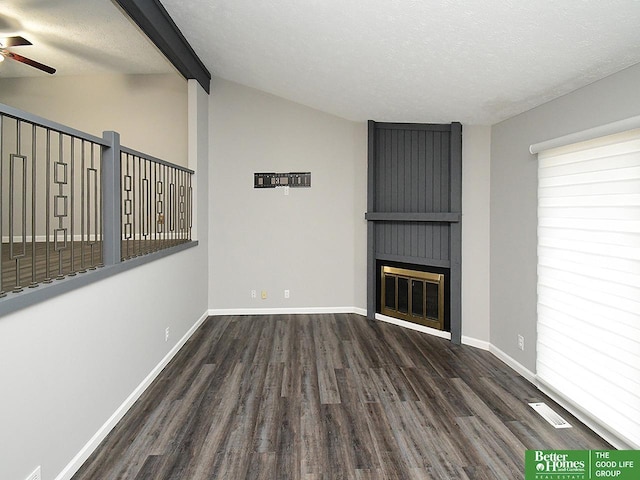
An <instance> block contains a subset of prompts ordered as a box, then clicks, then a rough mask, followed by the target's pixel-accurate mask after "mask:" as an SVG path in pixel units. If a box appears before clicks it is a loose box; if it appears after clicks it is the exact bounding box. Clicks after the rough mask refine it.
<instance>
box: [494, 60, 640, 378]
mask: <svg viewBox="0 0 640 480" xmlns="http://www.w3.org/2000/svg"><path fill="white" fill-rule="evenodd" d="M639 85H640V65H636V66H633V67H630V68H628V69H626V70H623V71H622V72H619V73H617V74H615V75H612V76H610V77H607V78H605V79H603V80H600V81H598V82H596V83H593V84H591V85H589V86H587V87H584V88H581V89H579V90H577V91H575V92H572V93H570V94H568V95H565V96H563V97H560V98H558V99H556V100H553V101H551V102H549V103H547V104H544V105H542V106H540V107H537V108H535V109H533V110H530V111H528V112H525V113H523V114H521V115H518V116H516V117H514V118H511V119H509V120H506V121H504V122H502V123H499V124H497V125H494V126H493V128H492V136H491V232H490V235H491V294H490V296H491V304H490V308H491V343H492V344H493V345H494V346H495V347H497V348H498V349H500V350H502V352H504V353H506V354H507V355H508V356H510V357H511V358H512V359H514V360H515V361H517V362H518V363H520V364H521V365H523V366H524V367H525V368H527V369H529V370H530V371H532V372H535V363H536V355H535V343H536V262H537V259H536V243H537V240H536V227H537V217H536V215H537V213H536V212H537V163H536V157H535V156H534V155H531V154H529V150H528V147H529V145H530V144H531V143H536V142H540V141H542V140H548V139H551V138H555V137H559V136H562V135H565V134H568V133H572V132H576V131H580V130H584V129H587V128H591V127H595V126H598V125H602V124H605V123H609V122H613V121H616V120H621V119H624V118H628V117H631V116H635V115H640V93H639V90H638V86H639ZM518 334H521V335H524V337H525V350H524V352H522V351H520V350H518V348H517V343H516V342H517V335H518Z"/></svg>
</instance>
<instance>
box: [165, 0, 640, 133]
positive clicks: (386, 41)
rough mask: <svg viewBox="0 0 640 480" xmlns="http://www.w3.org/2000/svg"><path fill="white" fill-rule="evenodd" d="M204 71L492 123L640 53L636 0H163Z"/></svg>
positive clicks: (359, 112) (365, 108) (391, 110)
mask: <svg viewBox="0 0 640 480" xmlns="http://www.w3.org/2000/svg"><path fill="white" fill-rule="evenodd" d="M161 1H162V4H163V5H164V6H165V8H166V9H167V11H168V12H169V13H170V15H171V16H172V18H173V19H174V21H175V22H176V24H177V25H178V26H179V27H180V29H181V30H182V32H183V34H184V35H185V37H186V38H187V39H188V40H189V42H190V43H191V45H192V46H193V47H194V49H195V51H196V52H197V53H198V55H199V56H200V58H201V59H202V61H203V62H204V63H205V65H206V66H207V68H208V69H209V70H210V72H211V73H212V74H213V75H215V76H219V77H222V78H225V79H228V80H233V81H236V82H239V83H242V84H244V85H248V86H250V87H255V88H257V89H260V90H264V91H266V92H270V93H273V94H276V95H279V96H282V97H285V98H288V99H291V100H294V101H296V102H300V103H302V104H306V105H309V106H312V107H315V108H318V109H320V110H324V111H327V112H330V113H334V114H336V115H339V116H342V117H345V118H348V119H352V120H366V119H375V120H379V121H406V122H450V121H454V120H458V121H462V122H463V123H476V124H492V123H495V122H497V121H500V120H503V119H505V118H508V117H510V116H513V115H515V114H518V113H520V112H523V111H525V110H528V109H529V108H532V107H534V106H537V105H539V104H541V103H544V102H545V101H548V100H551V99H553V98H555V97H558V96H560V95H563V94H565V93H568V92H570V91H572V90H575V89H576V88H579V87H581V86H584V85H586V84H588V83H591V82H593V81H595V80H598V79H600V78H603V77H605V76H607V75H610V74H612V73H614V72H617V71H619V70H622V69H624V68H625V67H628V66H630V65H633V64H635V63H638V62H640V1H638V0H530V1H529V0H467V1H459V0H260V1H256V0H188V1H185V0H161Z"/></svg>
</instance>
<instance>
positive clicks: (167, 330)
mask: <svg viewBox="0 0 640 480" xmlns="http://www.w3.org/2000/svg"><path fill="white" fill-rule="evenodd" d="M164 341H165V342H168V341H169V327H167V328H165V329H164Z"/></svg>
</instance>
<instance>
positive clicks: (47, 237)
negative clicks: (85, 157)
mask: <svg viewBox="0 0 640 480" xmlns="http://www.w3.org/2000/svg"><path fill="white" fill-rule="evenodd" d="M46 131H47V142H46V155H45V156H46V162H47V169H46V170H47V174H46V177H47V178H46V186H45V188H46V193H45V210H46V218H45V229H46V231H45V235H44V237H45V238H44V242H45V250H44V255H45V273H44V280H43V283H51V282H52V279H51V270H50V269H51V265H50V262H51V243H50V235H51V130H50V129H48V128H47V130H46Z"/></svg>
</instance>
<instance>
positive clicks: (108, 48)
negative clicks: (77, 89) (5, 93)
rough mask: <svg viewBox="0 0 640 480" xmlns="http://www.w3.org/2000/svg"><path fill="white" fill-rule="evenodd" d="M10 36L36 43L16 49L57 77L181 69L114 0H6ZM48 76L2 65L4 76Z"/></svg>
mask: <svg viewBox="0 0 640 480" xmlns="http://www.w3.org/2000/svg"><path fill="white" fill-rule="evenodd" d="M7 35H21V36H23V37H25V38H26V39H28V40H29V41H30V42H31V43H33V45H29V46H21V47H12V48H10V50H11V51H13V52H15V53H17V54H20V55H24V56H25V57H29V58H32V59H33V60H36V61H38V62H41V63H44V64H47V65H50V66H52V67H54V68H56V69H57V72H56V74H55V75H57V76H60V75H99V74H110V73H165V72H172V71H175V70H174V69H173V66H171V64H170V63H169V62H168V61H167V60H166V59H165V58H164V56H163V55H162V54H161V53H160V52H159V51H158V50H157V49H156V47H155V46H154V45H153V44H152V43H151V42H150V41H149V40H148V39H147V38H146V36H144V34H143V33H142V32H141V31H140V30H139V29H138V27H137V26H136V25H135V24H134V23H133V22H131V21H130V20H129V18H128V17H126V16H125V15H124V14H123V13H122V12H121V11H120V10H119V9H118V7H116V6H115V5H114V4H113V3H112V2H111V1H110V0H6V1H4V0H0V37H4V36H7ZM0 42H1V40H0ZM47 75H48V74H46V73H42V72H40V71H39V70H36V69H35V68H31V67H28V66H26V65H22V64H20V63H18V62H14V61H11V60H5V61H4V62H2V63H0V78H3V77H28V76H47Z"/></svg>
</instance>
